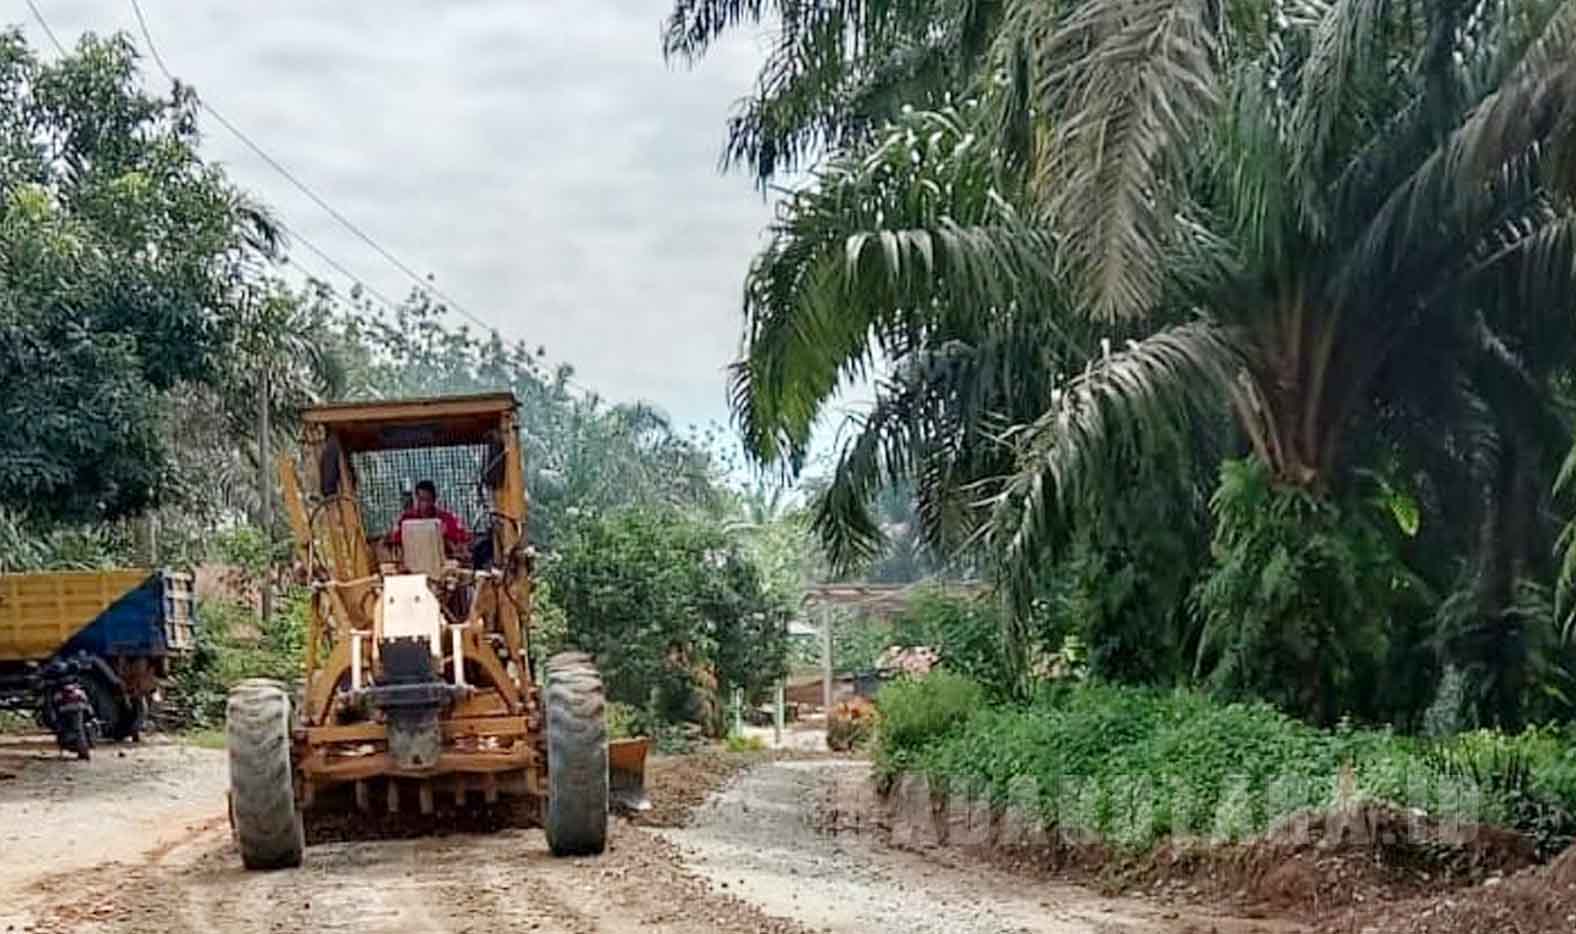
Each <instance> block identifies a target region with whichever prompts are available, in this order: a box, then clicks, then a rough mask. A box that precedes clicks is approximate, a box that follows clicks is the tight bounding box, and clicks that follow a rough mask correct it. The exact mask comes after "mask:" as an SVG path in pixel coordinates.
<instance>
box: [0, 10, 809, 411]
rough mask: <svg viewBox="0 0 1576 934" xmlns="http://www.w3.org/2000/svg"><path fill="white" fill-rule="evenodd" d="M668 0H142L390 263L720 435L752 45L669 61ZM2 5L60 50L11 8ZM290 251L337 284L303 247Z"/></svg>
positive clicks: (735, 294)
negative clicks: (728, 148)
mask: <svg viewBox="0 0 1576 934" xmlns="http://www.w3.org/2000/svg"><path fill="white" fill-rule="evenodd" d="M36 2H37V3H38V5H39V7H40V9H41V10H42V11H43V14H44V16H45V18H46V19H47V20H48V22H49V24H50V26H51V27H53V29H54V31H55V34H56V35H57V36H58V37H59V38H60V39H61V41H62V42H64V43H66V44H67V45H68V46H70V45H73V44H74V43H75V41H76V38H77V37H78V36H79V35H80V34H81V33H82V32H83V31H85V30H92V31H95V32H99V33H111V32H114V31H116V30H126V31H127V32H128V33H130V34H131V35H132V36H133V38H134V39H135V41H136V43H137V45H138V47H139V48H144V44H143V38H142V35H141V32H140V31H139V29H138V27H137V23H136V19H135V16H134V14H133V12H132V10H131V7H130V4H129V2H128V0H36ZM670 6H671V0H525V2H521V0H442V2H431V0H426V2H417V0H339V2H335V3H326V2H323V0H267V2H264V3H255V4H242V3H237V2H234V0H142V7H143V11H144V13H145V14H146V16H147V18H148V25H149V27H150V29H151V30H152V34H153V40H154V42H155V43H156V44H157V47H158V51H159V52H160V54H161V55H162V56H163V59H164V61H165V63H166V64H167V65H168V66H169V67H170V69H171V70H172V71H173V72H174V73H175V74H176V75H177V76H179V77H180V78H181V79H182V80H184V81H186V82H188V83H190V84H192V85H194V86H195V87H196V88H197V91H198V93H199V94H200V95H201V96H202V97H203V99H204V100H206V101H207V102H208V103H209V104H211V105H212V106H213V107H214V108H215V109H216V110H217V111H218V112H219V113H221V114H223V115H224V116H225V117H226V118H227V119H229V120H230V121H231V122H233V123H234V124H236V125H237V126H238V127H239V128H240V129H241V130H242V131H243V132H244V133H246V134H247V135H248V136H250V137H251V138H252V139H253V140H255V141H256V142H258V143H259V144H260V145H261V146H262V148H263V149H264V150H265V151H267V152H268V153H269V154H270V155H271V156H273V157H274V158H275V159H276V160H278V161H279V162H281V163H283V165H284V166H285V167H286V168H288V169H290V170H291V171H292V172H293V173H294V174H295V175H296V177H298V178H300V179H301V180H302V181H304V182H305V183H306V184H307V186H309V187H311V188H312V189H314V190H315V191H316V192H317V193H318V194H319V195H321V196H323V198H324V199H325V200H327V201H328V202H329V203H330V204H331V205H333V206H334V207H335V208H336V209H337V210H338V211H340V212H341V213H342V214H344V215H346V216H347V217H348V218H349V219H350V220H352V221H353V222H355V223H356V224H357V225H358V226H360V227H361V228H362V229H364V230H366V231H367V232H368V233H370V234H371V235H372V237H373V238H374V239H376V240H378V241H379V242H380V243H381V244H382V245H383V246H384V247H386V248H387V249H388V250H389V251H390V252H391V253H393V254H394V255H395V256H396V257H398V258H399V259H401V260H403V261H404V262H405V263H406V264H408V265H410V266H412V267H413V268H415V269H416V271H418V272H420V273H424V274H425V273H428V272H430V273H432V274H434V275H436V276H437V284H438V287H439V288H440V289H442V290H443V291H445V292H446V293H448V294H449V295H450V296H452V297H453V298H454V299H456V300H457V301H458V302H459V303H460V304H461V305H463V306H464V307H465V308H466V309H467V310H468V311H470V312H472V313H474V314H475V315H476V316H477V317H478V318H481V319H482V320H484V321H486V322H487V323H488V324H490V325H493V326H495V327H497V328H498V329H499V330H500V331H501V332H502V333H503V335H504V336H505V337H506V338H509V339H516V338H521V339H525V340H527V341H530V342H531V343H533V344H535V343H541V344H544V345H545V346H546V347H547V349H548V355H549V358H550V359H551V360H553V361H555V362H556V361H567V362H569V363H571V364H573V365H574V366H575V368H576V370H577V378H578V379H579V380H580V382H582V383H584V384H587V385H589V386H592V387H594V388H595V389H597V390H598V391H600V392H601V393H603V394H604V395H606V396H608V397H610V398H612V399H615V400H619V401H626V400H634V399H644V400H648V401H651V402H654V403H656V404H657V405H659V406H660V407H662V408H663V409H664V410H665V411H667V412H668V413H669V414H670V415H671V416H672V417H673V418H674V419H675V421H677V422H678V423H679V424H680V425H683V424H686V423H689V422H705V421H707V420H710V419H717V420H719V421H724V420H725V419H726V404H725V398H726V397H725V380H724V375H723V368H724V366H726V364H727V363H728V362H729V361H730V360H731V359H732V358H733V356H734V355H735V352H736V350H737V347H738V339H739V333H740V321H741V318H740V299H739V296H740V291H741V283H742V280H743V276H744V272H745V270H746V268H747V266H748V263H749V259H750V257H751V256H752V255H753V254H754V252H755V251H756V250H757V249H759V247H760V245H761V243H762V231H763V229H764V227H765V225H766V223H767V221H768V220H769V217H770V205H768V204H767V203H765V202H763V200H762V199H761V197H760V195H759V194H758V193H757V192H756V191H755V190H754V189H753V187H752V185H751V183H750V180H749V178H748V177H747V176H745V175H742V174H739V173H730V174H728V175H722V174H719V172H718V171H717V156H718V152H719V150H720V147H721V144H722V140H723V134H724V124H725V120H726V118H727V116H728V113H729V111H730V108H731V106H732V104H733V102H734V101H735V100H736V99H737V98H739V97H740V96H741V95H743V94H744V93H746V92H747V91H748V89H749V87H750V84H751V80H752V78H753V76H754V74H755V70H756V68H757V66H758V64H759V62H760V59H761V57H762V53H761V51H760V49H761V44H762V37H761V36H760V35H759V34H740V35H738V36H736V37H734V38H732V39H731V40H730V41H728V42H727V43H725V44H723V45H721V46H719V47H717V48H716V49H714V51H713V52H712V53H711V54H710V55H709V56H708V57H707V58H706V60H705V61H703V62H702V63H701V64H700V65H699V66H697V67H696V68H694V69H693V70H691V69H686V68H685V67H684V66H683V65H682V64H675V65H674V66H672V67H669V66H668V65H666V64H665V63H664V62H663V60H662V55H661V49H660V42H659V31H660V25H661V22H662V19H663V17H664V16H665V15H666V13H667V12H668V9H669V8H670ZM0 10H3V11H4V12H5V14H6V17H5V18H6V20H7V21H8V22H9V23H12V24H20V25H22V26H23V27H24V29H26V31H27V34H28V36H29V39H30V41H32V43H33V44H34V45H35V46H36V47H37V48H39V49H40V50H44V51H45V52H46V54H49V55H53V51H52V48H51V47H50V46H49V45H48V44H47V40H46V38H45V37H44V35H43V34H42V31H41V30H40V29H39V27H38V25H37V24H36V22H35V21H34V20H33V19H32V15H31V13H30V12H29V10H28V8H27V5H26V3H25V2H24V0H0ZM144 51H145V50H144ZM144 64H145V76H146V77H147V80H148V81H149V82H151V83H152V85H151V86H155V87H157V88H158V89H159V90H160V91H165V90H167V85H166V83H165V82H164V80H163V78H162V76H161V75H160V73H159V72H158V71H157V70H156V67H155V66H154V64H153V62H152V61H151V59H149V60H146V61H145V62H144ZM203 127H204V131H205V142H204V153H205V155H206V156H207V157H208V158H210V159H213V160H217V161H219V162H221V163H223V164H224V165H225V167H226V168H227V169H228V171H229V172H230V174H231V176H232V177H233V178H234V179H235V180H236V181H238V182H239V183H240V184H242V185H243V186H245V187H246V188H248V189H250V190H252V191H254V192H256V193H258V194H260V195H261V196H262V197H263V199H264V200H266V201H267V202H268V203H269V204H271V205H272V206H273V207H274V208H275V209H276V210H277V211H278V212H279V213H280V214H281V216H282V217H283V219H284V221H285V223H286V224H287V225H289V226H290V227H291V228H293V229H294V230H296V231H298V232H300V233H301V234H302V235H303V236H304V237H305V238H306V239H308V240H310V241H312V242H313V243H314V244H316V245H317V246H319V247H321V248H322V249H323V250H324V251H325V252H326V253H328V254H329V255H331V256H332V257H333V258H334V259H336V260H337V261H339V262H340V263H342V264H343V265H344V266H346V267H347V268H348V269H349V270H351V271H352V272H354V273H355V274H356V275H357V276H358V277H359V278H361V279H362V280H363V281H365V282H366V283H368V284H369V285H371V286H372V287H373V288H375V289H377V290H379V291H380V292H382V293H383V294H385V295H388V296H390V297H392V298H395V299H399V298H403V297H404V296H405V294H406V293H407V292H408V290H409V288H410V287H411V282H410V281H409V280H408V279H406V278H404V277H403V276H402V274H401V273H400V272H399V271H398V270H397V269H395V268H394V267H393V266H391V265H390V264H389V263H388V262H386V261H385V260H383V259H381V258H380V257H379V256H378V255H377V254H376V253H375V252H374V251H373V250H372V249H371V248H370V247H368V246H367V245H366V244H365V243H363V242H361V241H360V240H358V239H357V238H356V237H355V235H354V234H352V233H350V232H349V231H347V230H345V229H344V228H343V227H341V226H339V225H338V224H337V223H336V222H335V221H334V220H333V218H331V217H330V216H329V215H327V214H326V213H325V212H324V211H323V210H322V209H321V208H319V207H317V206H315V205H314V204H313V203H312V202H311V201H310V200H309V199H308V198H307V197H306V196H305V195H303V194H302V193H301V192H299V191H298V190H296V189H295V188H294V187H292V185H291V184H290V182H289V181H287V180H286V179H285V178H283V177H282V176H280V175H279V174H278V173H276V172H275V171H274V170H273V169H271V168H269V167H268V165H267V164H266V163H265V162H264V161H263V160H262V159H260V158H259V157H258V156H256V155H255V154H254V153H252V152H251V151H250V150H249V149H247V148H246V147H245V146H244V145H243V144H242V143H241V142H240V141H238V140H237V139H236V138H235V137H233V136H231V135H230V134H229V133H228V132H227V131H226V130H224V129H223V128H222V127H221V126H219V125H218V124H216V123H215V121H213V120H212V119H211V118H209V117H208V116H207V115H204V117H203ZM292 256H293V257H295V258H298V259H299V261H300V262H301V263H302V264H303V265H305V266H307V267H309V268H312V269H313V270H314V271H315V272H319V273H321V274H323V275H324V276H325V277H326V278H329V279H330V280H333V281H336V284H339V285H341V286H343V285H344V283H343V281H342V279H341V277H339V276H337V275H335V274H331V270H330V269H329V268H327V266H326V265H325V264H324V263H323V262H322V261H321V260H319V259H318V258H317V257H315V256H313V255H311V253H310V252H308V251H307V250H305V249H304V248H302V247H300V246H299V245H297V246H296V247H295V249H294V250H293V251H292ZM824 434H825V435H826V436H827V437H828V438H829V437H830V431H828V432H824Z"/></svg>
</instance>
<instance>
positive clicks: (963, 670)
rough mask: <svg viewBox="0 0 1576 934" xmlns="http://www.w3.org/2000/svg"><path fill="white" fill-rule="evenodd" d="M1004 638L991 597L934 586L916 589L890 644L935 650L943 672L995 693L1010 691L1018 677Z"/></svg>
mask: <svg viewBox="0 0 1576 934" xmlns="http://www.w3.org/2000/svg"><path fill="white" fill-rule="evenodd" d="M1010 637H1011V634H1010V632H1009V630H1008V629H1007V626H1006V618H1005V614H1004V613H1003V612H1002V609H1001V606H1000V604H999V603H998V602H996V600H995V598H994V597H991V596H985V597H978V598H973V597H960V596H955V595H951V594H948V593H947V592H946V591H945V590H944V589H941V588H939V587H929V588H926V589H923V590H921V591H920V592H919V593H918V594H917V595H916V596H915V598H914V599H913V600H912V601H911V602H910V603H909V605H908V607H907V609H906V610H905V611H904V612H903V613H902V614H900V615H899V616H898V617H897V619H896V620H895V621H894V631H893V642H894V644H896V645H902V646H920V645H924V646H929V647H931V648H933V649H935V651H936V653H937V654H938V655H939V656H940V663H941V664H942V665H943V666H945V667H946V669H947V670H948V671H949V672H951V673H953V674H956V675H961V676H963V677H965V678H968V679H970V680H972V681H974V682H975V683H977V684H979V685H980V686H981V687H983V688H984V689H985V690H986V691H987V692H989V693H990V694H992V695H993V696H997V697H1007V696H1010V695H1012V694H1013V693H1014V691H1015V689H1016V687H1017V684H1018V680H1019V679H1018V678H1017V677H1016V675H1015V669H1014V666H1013V662H1012V659H1011V658H1009V657H1008V654H1007V646H1008V641H1009V639H1010Z"/></svg>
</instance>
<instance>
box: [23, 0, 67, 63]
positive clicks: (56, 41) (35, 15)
mask: <svg viewBox="0 0 1576 934" xmlns="http://www.w3.org/2000/svg"><path fill="white" fill-rule="evenodd" d="M27 8H28V9H29V10H32V11H33V18H34V19H36V20H38V25H40V26H42V27H44V35H46V36H48V37H49V41H50V42H53V43H54V44H55V50H56V51H57V52H59V53H60V54H61V55H65V54H66V47H65V46H64V45H61V44H60V39H58V38H57V37H56V36H55V31H54V30H53V29H50V28H49V23H47V22H45V21H44V14H43V12H42V11H41V10H39V8H38V4H36V3H34V2H33V0H27Z"/></svg>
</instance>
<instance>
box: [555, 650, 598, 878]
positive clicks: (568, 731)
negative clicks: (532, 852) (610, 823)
mask: <svg viewBox="0 0 1576 934" xmlns="http://www.w3.org/2000/svg"><path fill="white" fill-rule="evenodd" d="M546 706H547V786H548V798H547V845H548V848H549V849H551V850H552V852H553V855H554V856H590V855H595V854H597V853H601V852H602V851H603V849H604V848H605V847H606V846H607V796H608V787H607V786H608V781H607V722H606V718H605V714H604V710H603V708H604V696H603V690H602V676H601V675H600V674H598V673H597V670H596V667H595V666H594V665H593V664H592V662H591V656H589V655H586V654H585V653H583V652H564V653H561V654H559V655H555V656H553V657H552V658H551V659H548V662H547V705H546Z"/></svg>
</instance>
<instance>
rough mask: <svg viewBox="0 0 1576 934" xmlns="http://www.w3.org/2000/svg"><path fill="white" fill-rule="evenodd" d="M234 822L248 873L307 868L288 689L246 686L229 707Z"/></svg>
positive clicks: (227, 724) (238, 689)
mask: <svg viewBox="0 0 1576 934" xmlns="http://www.w3.org/2000/svg"><path fill="white" fill-rule="evenodd" d="M224 725H225V745H226V747H227V748H228V749H229V754H230V821H231V824H232V825H233V828H234V831H235V840H236V843H237V844H238V845H239V846H240V849H241V862H242V863H243V864H245V866H246V868H247V869H288V868H293V867H295V866H299V865H301V854H302V851H304V850H305V849H306V834H305V832H304V828H303V826H302V823H301V813H300V811H298V810H297V808H296V800H295V782H294V779H293V776H292V774H291V768H290V698H289V696H288V695H286V694H285V692H284V689H283V686H282V685H280V684H278V683H277V682H274V683H270V682H267V681H263V680H262V679H256V680H248V681H243V682H241V683H240V684H238V685H236V686H235V688H234V689H232V690H231V691H230V697H229V701H228V703H227V704H226V706H225V724H224Z"/></svg>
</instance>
